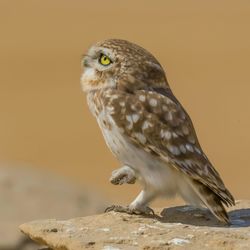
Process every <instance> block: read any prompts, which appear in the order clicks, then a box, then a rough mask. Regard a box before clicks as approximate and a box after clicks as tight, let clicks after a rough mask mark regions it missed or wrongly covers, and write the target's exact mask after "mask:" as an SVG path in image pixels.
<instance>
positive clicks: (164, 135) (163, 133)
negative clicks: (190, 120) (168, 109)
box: [160, 129, 171, 140]
mask: <svg viewBox="0 0 250 250" xmlns="http://www.w3.org/2000/svg"><path fill="white" fill-rule="evenodd" d="M160 133H161V138H164V139H167V140H169V139H171V133H170V132H169V131H168V130H164V129H161V132H160Z"/></svg>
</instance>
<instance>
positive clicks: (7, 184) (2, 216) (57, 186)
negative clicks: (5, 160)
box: [0, 166, 106, 250]
mask: <svg viewBox="0 0 250 250" xmlns="http://www.w3.org/2000/svg"><path fill="white" fill-rule="evenodd" d="M0 197H1V205H0V250H12V249H13V250H14V249H17V250H21V249H22V250H23V249H37V247H36V248H34V247H32V244H31V243H30V241H28V240H27V239H26V238H23V235H22V234H21V233H20V232H19V230H18V226H19V225H20V224H21V223H24V222H25V221H30V220H34V219H37V218H39V219H43V218H51V217H53V218H57V219H62V218H63V219H65V218H72V217H73V216H85V215H90V214H95V213H98V212H101V211H103V210H104V208H105V207H106V206H105V203H104V202H103V200H102V199H101V198H100V196H98V195H97V194H96V193H95V192H93V191H90V190H87V189H86V188H84V187H82V186H79V185H75V184H72V183H70V182H69V181H66V180H65V179H64V178H62V177H58V176H56V175H54V174H52V173H49V172H45V171H44V172H43V171H38V170H35V169H34V168H28V167H10V166H5V167H1V166H0Z"/></svg>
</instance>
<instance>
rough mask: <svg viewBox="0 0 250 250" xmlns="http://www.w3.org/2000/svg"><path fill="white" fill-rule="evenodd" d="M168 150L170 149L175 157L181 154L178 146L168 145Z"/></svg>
mask: <svg viewBox="0 0 250 250" xmlns="http://www.w3.org/2000/svg"><path fill="white" fill-rule="evenodd" d="M167 148H168V150H169V151H170V152H171V153H172V154H173V155H179V154H180V153H181V152H180V150H179V149H178V148H177V147H176V146H173V145H170V144H168V145H167Z"/></svg>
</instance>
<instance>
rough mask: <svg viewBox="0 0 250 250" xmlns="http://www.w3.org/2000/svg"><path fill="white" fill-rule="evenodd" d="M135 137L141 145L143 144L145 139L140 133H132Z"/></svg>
mask: <svg viewBox="0 0 250 250" xmlns="http://www.w3.org/2000/svg"><path fill="white" fill-rule="evenodd" d="M134 135H135V137H136V138H137V139H138V140H139V142H140V143H141V144H145V143H146V141H147V139H146V137H145V136H144V135H143V134H142V133H134Z"/></svg>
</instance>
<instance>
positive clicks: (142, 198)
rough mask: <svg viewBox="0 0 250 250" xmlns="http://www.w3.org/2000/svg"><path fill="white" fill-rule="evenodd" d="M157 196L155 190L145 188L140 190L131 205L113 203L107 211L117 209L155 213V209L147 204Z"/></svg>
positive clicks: (134, 212) (146, 213)
mask: <svg viewBox="0 0 250 250" xmlns="http://www.w3.org/2000/svg"><path fill="white" fill-rule="evenodd" d="M155 196H156V194H155V192H153V191H150V190H147V189H145V190H142V191H141V192H140V194H139V195H138V196H137V197H136V198H135V200H134V201H133V202H132V203H131V204H130V205H129V206H120V205H113V206H110V207H108V208H107V209H106V210H105V212H110V211H115V212H121V213H128V214H144V215H154V214H155V213H154V210H153V209H152V208H150V207H148V206H147V205H148V203H149V202H150V201H152V200H153V199H154V198H155Z"/></svg>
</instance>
